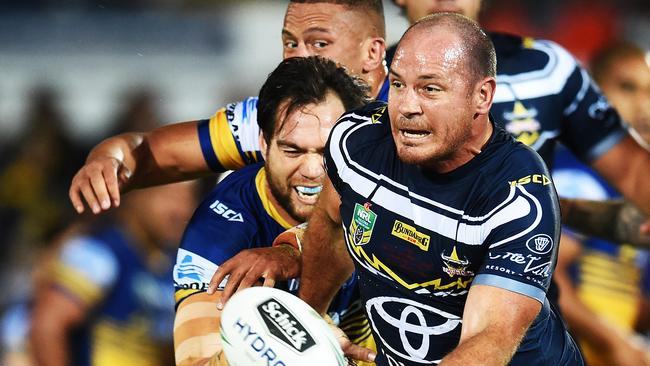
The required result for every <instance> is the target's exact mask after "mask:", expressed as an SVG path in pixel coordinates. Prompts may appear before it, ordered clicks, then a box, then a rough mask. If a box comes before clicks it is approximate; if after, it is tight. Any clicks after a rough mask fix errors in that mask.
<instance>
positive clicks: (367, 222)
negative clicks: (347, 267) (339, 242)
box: [348, 202, 377, 245]
mask: <svg viewBox="0 0 650 366" xmlns="http://www.w3.org/2000/svg"><path fill="white" fill-rule="evenodd" d="M370 206H372V204H371V203H369V202H366V203H365V204H364V205H363V206H362V205H360V204H358V203H355V204H354V213H353V214H352V222H351V223H350V230H349V234H348V239H349V240H350V242H351V243H353V244H354V245H364V244H367V243H368V242H369V241H370V237H371V236H372V229H373V228H374V227H375V221H376V220H377V214H376V213H374V212H372V210H371V209H370Z"/></svg>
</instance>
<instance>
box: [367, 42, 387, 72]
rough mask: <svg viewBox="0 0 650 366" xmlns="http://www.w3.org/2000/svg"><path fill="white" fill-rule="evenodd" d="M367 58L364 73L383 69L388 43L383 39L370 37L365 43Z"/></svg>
mask: <svg viewBox="0 0 650 366" xmlns="http://www.w3.org/2000/svg"><path fill="white" fill-rule="evenodd" d="M364 49H365V51H364V52H366V55H365V56H366V58H365V61H364V62H363V70H362V71H363V72H364V73H366V72H370V71H372V70H375V69H377V68H378V67H383V63H384V57H386V41H384V39H383V38H381V37H370V38H367V39H366V40H365V42H364Z"/></svg>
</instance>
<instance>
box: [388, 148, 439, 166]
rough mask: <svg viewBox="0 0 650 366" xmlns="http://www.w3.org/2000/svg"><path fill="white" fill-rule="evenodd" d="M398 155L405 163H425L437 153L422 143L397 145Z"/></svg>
mask: <svg viewBox="0 0 650 366" xmlns="http://www.w3.org/2000/svg"><path fill="white" fill-rule="evenodd" d="M397 156H398V157H399V159H400V160H401V161H402V162H404V163H407V164H413V165H423V164H425V163H426V162H428V161H431V159H432V157H433V156H435V154H434V153H433V152H432V151H431V148H430V147H425V146H421V145H417V146H409V145H401V146H398V147H397Z"/></svg>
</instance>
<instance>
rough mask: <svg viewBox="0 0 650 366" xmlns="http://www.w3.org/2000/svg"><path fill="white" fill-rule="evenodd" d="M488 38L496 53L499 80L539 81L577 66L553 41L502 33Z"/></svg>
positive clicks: (566, 52)
mask: <svg viewBox="0 0 650 366" xmlns="http://www.w3.org/2000/svg"><path fill="white" fill-rule="evenodd" d="M490 38H491V39H492V42H493V44H494V48H495V50H496V53H497V60H498V62H497V75H498V78H499V77H500V78H504V77H507V76H514V75H520V76H522V74H523V76H527V77H536V78H541V77H549V76H551V75H552V73H557V72H561V73H562V74H563V75H564V74H567V73H568V74H570V73H571V72H572V71H573V70H574V69H575V68H576V66H577V62H576V60H575V58H574V57H573V55H571V53H569V52H568V51H567V50H566V49H565V48H564V47H562V46H560V45H559V44H557V43H555V42H553V41H549V40H545V39H536V38H532V37H521V36H515V35H511V34H505V33H490ZM562 71H563V72H562Z"/></svg>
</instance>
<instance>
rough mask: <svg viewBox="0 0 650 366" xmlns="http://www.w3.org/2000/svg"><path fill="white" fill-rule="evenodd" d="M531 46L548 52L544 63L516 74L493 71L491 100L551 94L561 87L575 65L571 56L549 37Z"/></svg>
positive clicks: (504, 100) (507, 99)
mask: <svg viewBox="0 0 650 366" xmlns="http://www.w3.org/2000/svg"><path fill="white" fill-rule="evenodd" d="M532 48H533V49H535V50H539V51H541V52H544V53H545V54H547V55H548V57H549V60H548V63H547V64H546V66H544V68H543V69H541V70H535V71H529V72H524V73H521V74H516V75H497V78H496V79H497V89H496V93H495V95H494V103H503V102H512V101H514V100H516V99H532V98H539V97H545V96H548V95H555V94H559V93H560V92H561V91H562V89H564V86H565V85H566V83H567V80H568V79H569V76H571V74H572V73H573V71H574V70H575V69H576V66H577V63H576V61H575V59H574V58H573V56H571V54H570V53H569V52H567V51H566V50H565V49H564V48H562V47H560V46H559V45H557V44H556V43H554V42H551V41H534V42H533V45H532ZM583 77H584V75H583ZM587 79H589V78H588V77H587ZM511 88H512V89H511ZM513 90H514V94H513ZM515 96H516V97H515Z"/></svg>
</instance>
